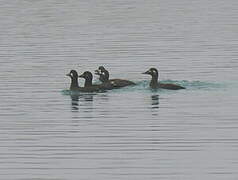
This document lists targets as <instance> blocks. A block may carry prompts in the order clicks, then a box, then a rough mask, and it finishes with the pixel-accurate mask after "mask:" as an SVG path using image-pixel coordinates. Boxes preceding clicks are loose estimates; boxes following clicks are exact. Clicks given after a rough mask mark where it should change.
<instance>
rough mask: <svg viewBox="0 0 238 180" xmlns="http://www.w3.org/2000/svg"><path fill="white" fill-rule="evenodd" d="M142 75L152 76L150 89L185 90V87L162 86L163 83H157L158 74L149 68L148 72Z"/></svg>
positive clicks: (155, 70)
mask: <svg viewBox="0 0 238 180" xmlns="http://www.w3.org/2000/svg"><path fill="white" fill-rule="evenodd" d="M142 74H149V75H151V76H152V79H151V81H150V87H151V88H152V89H158V88H163V89H170V90H178V89H185V87H182V86H179V85H176V84H164V83H160V82H158V77H159V73H158V70H157V69H156V68H150V69H149V70H148V71H146V72H144V73H142Z"/></svg>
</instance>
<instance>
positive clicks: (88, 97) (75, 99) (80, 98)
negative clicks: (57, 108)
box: [70, 94, 94, 112]
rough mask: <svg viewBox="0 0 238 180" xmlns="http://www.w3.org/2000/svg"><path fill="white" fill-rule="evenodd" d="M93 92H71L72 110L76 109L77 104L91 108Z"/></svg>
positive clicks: (77, 108) (77, 107)
mask: <svg viewBox="0 0 238 180" xmlns="http://www.w3.org/2000/svg"><path fill="white" fill-rule="evenodd" d="M93 96H94V94H71V95H70V97H71V107H72V111H74V112H75V111H78V110H79V106H86V107H88V109H92V103H93Z"/></svg>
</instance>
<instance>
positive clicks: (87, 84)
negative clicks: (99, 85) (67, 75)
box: [84, 79, 92, 87]
mask: <svg viewBox="0 0 238 180" xmlns="http://www.w3.org/2000/svg"><path fill="white" fill-rule="evenodd" d="M88 86H92V79H85V83H84V87H88Z"/></svg>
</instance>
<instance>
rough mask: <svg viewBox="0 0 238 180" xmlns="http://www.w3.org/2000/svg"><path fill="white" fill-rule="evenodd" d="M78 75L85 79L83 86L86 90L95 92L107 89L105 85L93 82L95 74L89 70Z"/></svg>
mask: <svg viewBox="0 0 238 180" xmlns="http://www.w3.org/2000/svg"><path fill="white" fill-rule="evenodd" d="M78 77H79V78H84V79H85V83H84V87H83V91H84V92H95V91H104V90H106V88H105V87H104V86H101V85H94V84H92V80H93V75H92V73H91V72H89V71H85V72H84V73H83V74H81V75H80V76H78Z"/></svg>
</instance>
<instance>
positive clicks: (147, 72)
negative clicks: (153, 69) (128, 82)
mask: <svg viewBox="0 0 238 180" xmlns="http://www.w3.org/2000/svg"><path fill="white" fill-rule="evenodd" d="M142 74H150V72H149V71H146V72H143V73H142Z"/></svg>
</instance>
